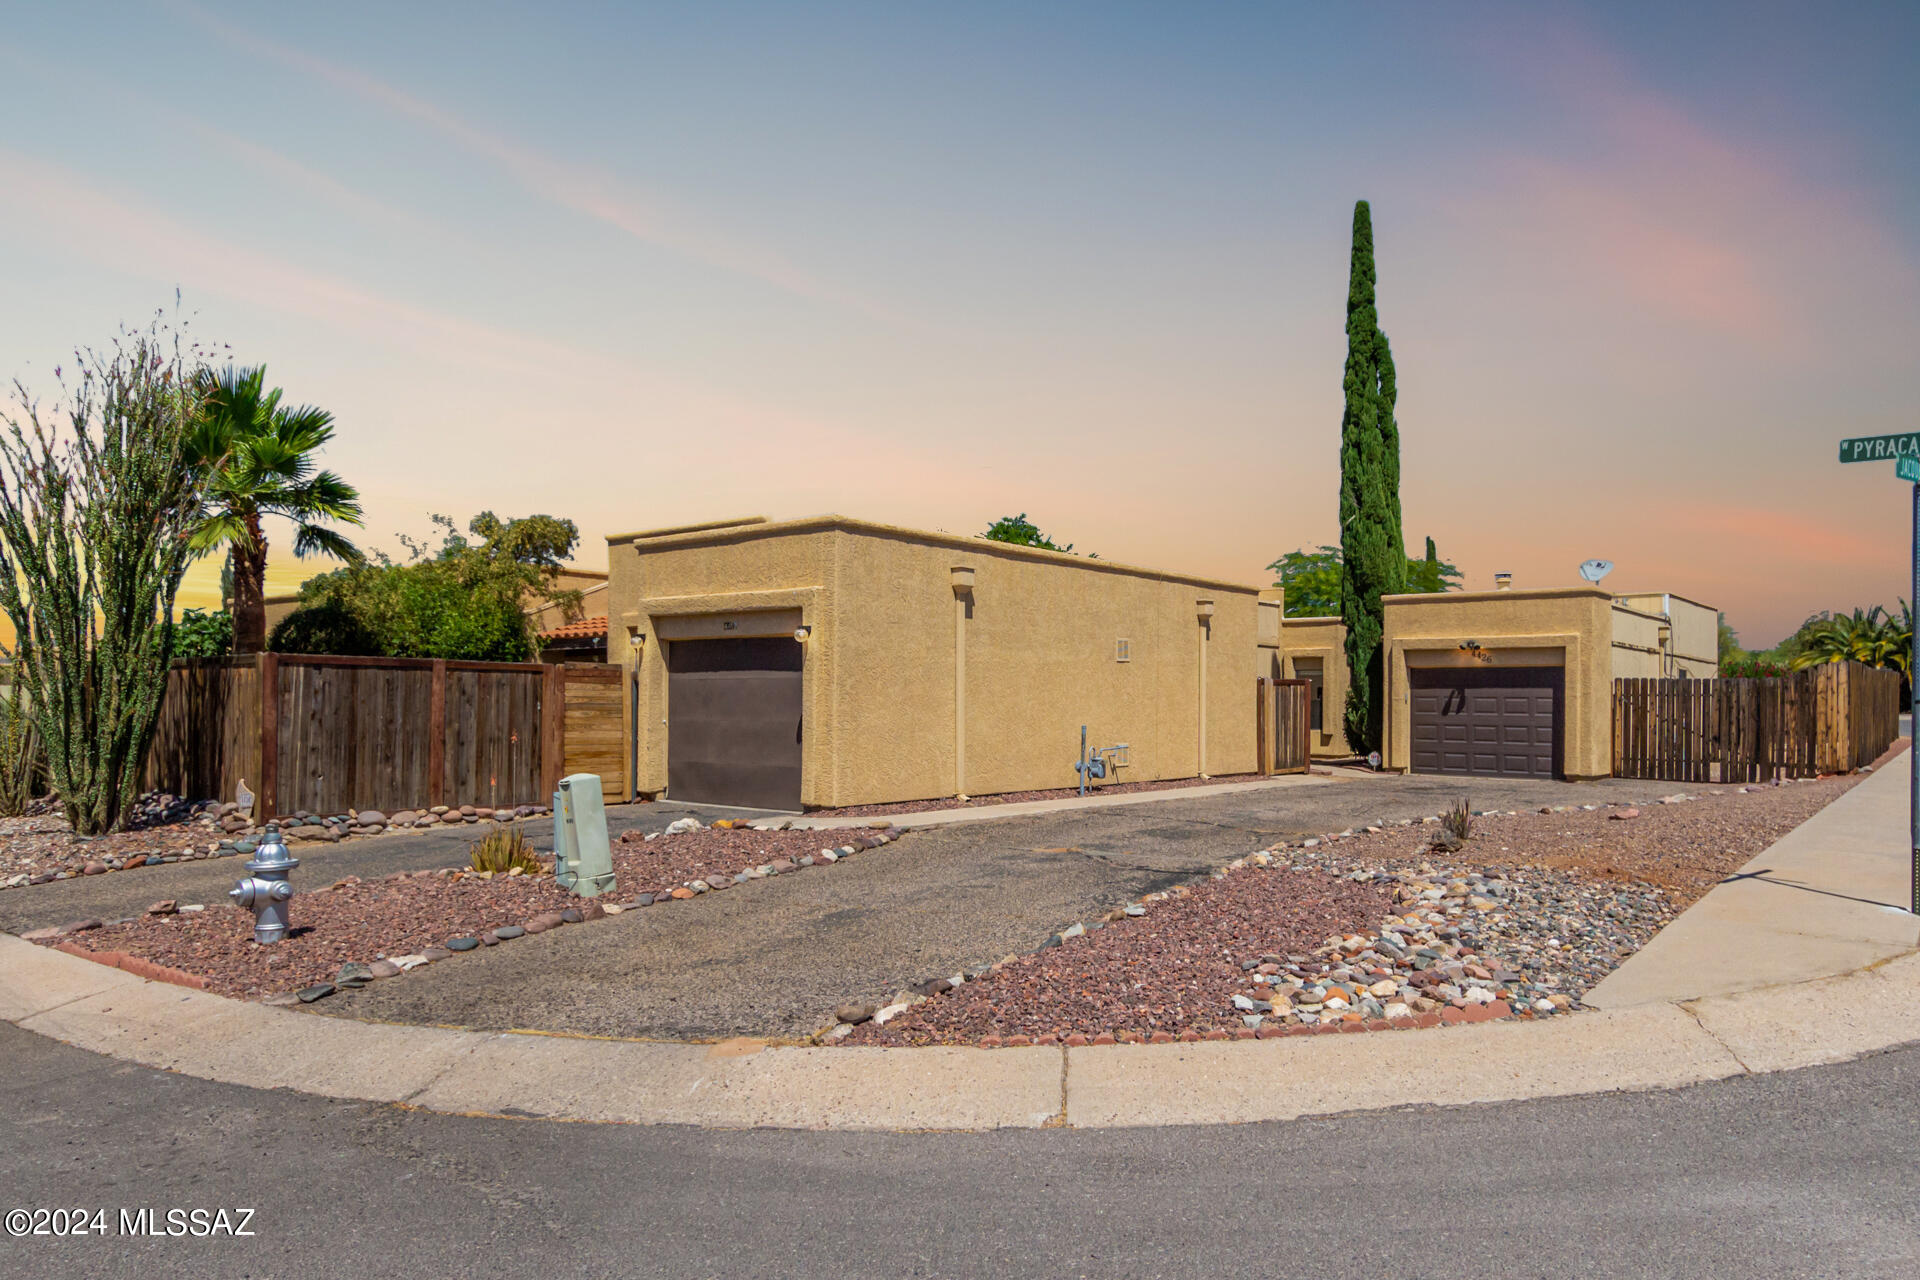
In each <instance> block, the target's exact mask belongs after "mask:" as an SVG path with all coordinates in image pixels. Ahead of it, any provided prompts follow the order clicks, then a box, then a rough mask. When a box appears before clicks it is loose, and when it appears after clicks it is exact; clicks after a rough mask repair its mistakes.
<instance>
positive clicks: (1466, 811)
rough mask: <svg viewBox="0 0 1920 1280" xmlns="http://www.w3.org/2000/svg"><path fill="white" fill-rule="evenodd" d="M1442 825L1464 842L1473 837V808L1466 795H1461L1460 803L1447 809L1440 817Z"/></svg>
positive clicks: (1442, 827) (1445, 829) (1447, 831)
mask: <svg viewBox="0 0 1920 1280" xmlns="http://www.w3.org/2000/svg"><path fill="white" fill-rule="evenodd" d="M1440 827H1441V829H1442V830H1444V831H1445V832H1446V833H1447V834H1448V835H1450V836H1452V837H1453V838H1454V839H1455V840H1458V841H1460V842H1461V843H1462V844H1464V843H1466V842H1467V841H1468V840H1470V839H1472V838H1473V808H1472V806H1471V805H1469V804H1468V802H1467V798H1466V797H1465V796H1461V797H1460V803H1459V804H1456V805H1454V806H1453V807H1452V808H1451V809H1448V810H1447V812H1446V815H1445V816H1444V817H1442V818H1441V819H1440Z"/></svg>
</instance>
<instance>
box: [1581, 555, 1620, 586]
mask: <svg viewBox="0 0 1920 1280" xmlns="http://www.w3.org/2000/svg"><path fill="white" fill-rule="evenodd" d="M1612 572H1613V561H1611V560H1589V561H1587V562H1586V563H1585V564H1583V565H1581V566H1580V576H1581V577H1583V578H1585V579H1586V580H1587V581H1588V582H1598V581H1600V579H1602V578H1604V577H1606V576H1607V575H1608V574H1610V573H1612Z"/></svg>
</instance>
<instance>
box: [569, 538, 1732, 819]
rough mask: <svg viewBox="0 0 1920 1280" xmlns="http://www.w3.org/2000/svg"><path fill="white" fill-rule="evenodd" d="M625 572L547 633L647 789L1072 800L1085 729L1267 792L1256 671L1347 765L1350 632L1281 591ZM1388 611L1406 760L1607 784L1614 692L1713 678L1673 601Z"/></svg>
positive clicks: (765, 572)
mask: <svg viewBox="0 0 1920 1280" xmlns="http://www.w3.org/2000/svg"><path fill="white" fill-rule="evenodd" d="M608 572H609V575H610V576H609V578H608V580H607V584H606V592H605V597H604V598H605V601H606V605H605V608H606V617H607V623H608V625H606V626H605V627H604V628H603V626H602V624H601V619H600V617H599V615H598V614H597V612H596V613H595V614H593V615H592V616H589V617H587V618H584V619H576V620H573V621H572V622H568V623H562V624H560V625H557V626H554V627H549V628H547V629H546V634H545V636H544V637H543V639H544V640H545V641H546V642H547V644H546V656H548V657H549V658H552V659H559V660H565V661H575V660H579V659H580V658H581V657H588V660H591V659H592V657H594V656H598V654H599V653H600V652H601V650H600V649H599V646H600V645H601V644H602V643H604V645H605V649H604V654H605V659H606V660H607V661H609V662H611V663H614V664H618V665H620V666H623V667H625V668H626V669H627V671H628V673H629V674H628V678H627V679H626V680H624V681H623V682H622V687H623V689H624V690H625V695H624V696H625V697H626V699H627V701H628V705H629V717H628V721H627V733H628V735H629V739H628V751H629V754H630V757H631V758H632V760H633V761H634V779H635V782H634V786H635V790H636V791H637V792H639V793H642V794H648V795H660V794H671V795H672V796H673V797H674V798H676V799H682V800H694V801H709V802H716V803H731V804H740V805H747V806H753V807H760V808H769V809H797V808H801V807H808V806H820V807H827V806H840V805H855V804H869V803H886V802H893V801H904V800H920V799H936V798H941V797H947V796H955V795H970V794H981V795H986V794H993V793H1001V792H1009V791H1026V790H1040V789H1048V788H1056V787H1071V786H1074V785H1075V784H1076V783H1077V782H1078V781H1079V778H1078V775H1077V774H1076V772H1075V771H1074V764H1075V762H1076V761H1077V760H1078V759H1079V754H1080V731H1081V727H1082V726H1083V725H1084V726H1085V727H1086V731H1087V737H1088V742H1089V745H1091V746H1096V747H1110V746H1116V745H1120V744H1124V745H1125V748H1126V749H1125V751H1124V752H1122V753H1121V754H1120V756H1119V763H1118V766H1117V768H1116V769H1115V770H1114V772H1113V774H1112V775H1111V776H1110V777H1109V778H1108V779H1107V780H1106V781H1109V782H1111V781H1119V782H1131V781H1150V780H1158V779H1172V778H1187V777H1194V776H1201V775H1224V774H1237V773H1248V772H1251V771H1253V770H1254V768H1255V767H1256V753H1257V742H1256V733H1257V728H1256V723H1257V710H1256V705H1257V700H1256V699H1255V698H1254V697H1253V696H1251V695H1252V694H1253V685H1254V677H1257V676H1267V677H1280V678H1289V679H1300V680H1305V681H1306V682H1307V683H1308V686H1309V707H1310V712H1309V719H1310V732H1311V739H1310V746H1311V749H1312V751H1313V753H1314V754H1315V755H1316V756H1319V757H1322V758H1328V757H1344V756H1346V755H1347V754H1348V753H1347V747H1346V744H1345V741H1344V735H1343V733H1342V727H1341V722H1342V718H1343V712H1344V709H1345V702H1346V693H1347V670H1346V653H1345V632H1344V629H1343V628H1342V626H1341V624H1340V620H1339V619H1338V618H1286V617H1284V599H1283V595H1282V592H1280V591H1279V590H1278V589H1273V588H1268V589H1260V588H1256V587H1252V586H1244V585H1240V584H1236V583H1230V582H1220V581H1217V580H1214V579H1209V578H1201V577H1194V576H1191V575H1186V574H1180V573H1172V572H1166V571H1161V570H1153V569H1143V568H1136V567H1131V566H1127V565H1121V564H1115V563H1113V562H1111V561H1105V560H1094V559H1091V558H1088V557H1081V556H1074V555H1068V554H1063V553H1060V552H1053V551H1044V550H1040V549H1037V548H1032V547H1020V546H1010V545H1007V544H1004V543H997V542H991V541H987V540H984V539H981V538H977V537H959V536H954V535H951V534H945V533H930V532H925V531H920V530H913V529H901V528H895V527H892V526H888V525H880V524H873V523H870V522H866V521H861V520H855V519H850V518H848V517H845V516H820V517H815V518H811V519H804V520H789V521H782V522H779V523H771V522H769V521H767V520H765V519H764V518H760V517H753V518H750V519H744V520H735V521H723V522H719V523H716V524H710V525H695V526H685V527H680V528H673V529H660V530H654V531H650V532H645V533H633V534H622V535H618V536H615V537H612V538H609V539H608ZM1385 612H1386V630H1385V636H1384V646H1385V647H1384V655H1383V656H1384V659H1385V664H1386V690H1385V708H1386V732H1385V743H1384V749H1383V752H1382V755H1383V758H1384V764H1385V767H1387V768H1389V769H1397V770H1408V771H1412V772H1416V773H1442V774H1472V775H1486V776H1552V777H1566V778H1575V779H1579V778H1593V777H1599V776H1603V775H1604V774H1605V773H1606V772H1607V771H1608V769H1609V767H1610V765H1611V746H1612V740H1611V732H1612V691H1613V680H1614V678H1615V676H1616V674H1624V673H1626V672H1627V671H1628V670H1629V669H1630V668H1632V664H1636V663H1643V662H1646V663H1652V664H1654V668H1655V669H1656V670H1659V671H1663V672H1666V673H1670V674H1674V675H1679V674H1689V675H1691V674H1701V675H1711V674H1712V673H1713V671H1714V669H1715V668H1714V667H1713V666H1712V665H1710V664H1705V663H1703V662H1702V661H1701V659H1702V658H1703V657H1704V655H1705V652H1706V650H1704V649H1703V648H1702V647H1701V646H1702V645H1703V643H1704V641H1703V640H1702V637H1703V636H1705V635H1707V634H1712V635H1713V636H1714V639H1715V642H1716V643H1717V638H1718V632H1717V628H1718V620H1717V617H1716V615H1715V614H1714V612H1713V610H1711V609H1708V608H1707V607H1706V606H1703V605H1699V604H1697V603H1695V602H1693V601H1689V600H1684V599H1682V598H1680V597H1677V596H1667V595H1629V596H1622V597H1620V598H1619V599H1618V600H1616V599H1615V598H1614V597H1613V596H1611V595H1610V594H1608V593H1607V592H1606V591H1603V590H1601V589H1600V588H1598V587H1591V586H1579V587H1565V588H1547V589H1536V590H1520V591H1516V590H1498V591H1491V592H1448V593H1445V594H1440V595H1403V596H1391V597H1388V598H1387V601H1386V610H1385ZM1707 626H1711V627H1712V628H1713V630H1712V631H1711V633H1709V632H1707V631H1706V630H1705V629H1704V628H1705V627H1707ZM1649 628H1650V631H1649V630H1648V629H1649ZM1648 637H1650V639H1649V638H1648ZM1643 641H1645V643H1644V644H1643ZM1642 648H1644V649H1645V650H1647V652H1643V651H1642ZM1632 669H1635V670H1637V668H1632Z"/></svg>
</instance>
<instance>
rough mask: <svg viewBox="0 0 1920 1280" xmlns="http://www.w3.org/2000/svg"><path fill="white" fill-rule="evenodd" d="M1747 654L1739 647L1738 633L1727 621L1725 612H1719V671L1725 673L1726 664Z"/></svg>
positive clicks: (1734, 661)
mask: <svg viewBox="0 0 1920 1280" xmlns="http://www.w3.org/2000/svg"><path fill="white" fill-rule="evenodd" d="M1747 656H1748V654H1747V651H1746V650H1745V649H1743V648H1741V647H1740V633H1739V632H1738V631H1735V630H1734V629H1733V627H1732V625H1731V624H1730V623H1728V621H1727V615H1726V614H1725V613H1722V614H1720V673H1721V674H1722V675H1725V674H1727V664H1729V663H1737V662H1739V661H1740V660H1741V659H1743V658H1745V657H1747Z"/></svg>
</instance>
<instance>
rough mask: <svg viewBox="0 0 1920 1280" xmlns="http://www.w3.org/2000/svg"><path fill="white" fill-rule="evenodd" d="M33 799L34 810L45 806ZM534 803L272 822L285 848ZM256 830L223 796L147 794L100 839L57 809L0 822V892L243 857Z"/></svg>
mask: <svg viewBox="0 0 1920 1280" xmlns="http://www.w3.org/2000/svg"><path fill="white" fill-rule="evenodd" d="M49 805H50V802H47V801H38V802H36V804H35V807H36V808H43V807H49ZM547 812H548V810H547V809H546V808H545V807H543V806H540V805H530V804H529V805H520V806H518V807H516V808H510V809H498V810H495V809H489V808H484V807H477V806H474V805H470V804H468V805H460V806H457V807H453V806H448V805H435V806H433V807H432V808H431V809H420V810H407V811H403V812H399V813H395V814H393V815H391V816H389V815H387V814H384V813H380V812H378V811H376V810H373V809H352V810H348V811H347V812H346V813H338V814H325V815H322V814H312V813H307V812H304V811H303V812H300V813H296V814H290V815H288V816H287V817H286V818H285V819H283V820H282V821H281V823H280V829H281V834H282V835H283V836H284V837H285V839H286V842H287V843H288V844H289V845H291V846H295V847H297V846H299V845H302V844H312V843H319V842H325V843H328V844H338V843H339V842H340V841H342V840H347V839H351V838H355V837H365V836H377V835H383V834H386V833H388V832H400V831H412V830H423V829H428V828H433V827H441V826H463V825H466V826H471V825H477V824H482V823H494V822H509V821H512V820H514V819H516V818H526V817H538V816H541V815H544V814H546V813H547ZM261 830H262V828H261V826H260V825H258V824H255V823H254V822H252V821H251V820H250V819H248V818H247V816H246V815H245V814H243V813H242V812H241V811H240V806H239V805H237V804H235V803H234V802H233V801H231V800H229V801H227V802H225V803H222V802H220V801H218V800H198V801H195V800H182V799H180V798H179V797H178V796H173V795H168V794H166V793H165V792H149V793H148V794H146V795H144V796H141V797H140V798H139V800H137V801H135V802H134V806H133V809H132V812H130V813H129V814H128V816H127V822H126V824H125V828H124V829H123V830H120V831H113V832H109V833H107V834H106V835H102V836H77V835H75V834H73V829H72V828H71V827H69V826H68V825H67V821H66V818H65V817H63V816H62V815H61V814H60V813H59V812H58V811H57V810H52V809H50V808H49V811H47V812H42V813H37V814H31V815H29V816H27V817H21V818H4V819H0V889H25V888H28V887H30V886H33V885H41V884H52V883H53V882H54V881H56V880H71V879H73V878H75V877H76V876H97V875H105V874H107V873H108V872H111V871H132V870H134V869H136V868H139V867H154V866H167V865H170V864H172V863H176V862H199V861H203V860H205V859H208V858H231V857H236V856H247V855H251V854H252V853H253V851H254V849H255V847H256V846H257V844H258V842H259V835H260V832H261Z"/></svg>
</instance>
